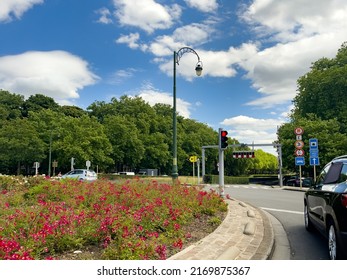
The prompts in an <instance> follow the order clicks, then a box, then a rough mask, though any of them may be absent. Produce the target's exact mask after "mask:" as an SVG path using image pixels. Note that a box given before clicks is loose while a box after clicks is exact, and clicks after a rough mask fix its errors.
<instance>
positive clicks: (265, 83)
mask: <svg viewBox="0 0 347 280" xmlns="http://www.w3.org/2000/svg"><path fill="white" fill-rule="evenodd" d="M242 16H243V18H244V19H246V20H247V22H248V23H249V24H251V25H252V26H253V27H254V31H255V32H256V34H257V35H258V38H259V42H260V41H266V40H267V41H268V42H272V43H273V45H272V46H266V47H262V46H261V45H259V46H258V51H257V53H256V54H253V55H252V56H249V57H248V58H245V59H244V60H243V61H241V62H240V66H241V67H242V68H243V69H245V70H246V71H247V75H246V77H247V78H248V79H250V80H251V82H252V85H253V87H254V88H255V89H256V90H257V91H258V92H259V93H260V94H261V95H262V96H261V97H260V98H258V99H256V100H253V101H252V102H249V103H248V105H252V106H260V107H263V108H270V107H274V106H276V105H277V104H282V103H287V102H288V101H290V100H292V99H293V97H294V96H295V95H296V89H297V87H296V81H297V79H298V78H299V77H300V76H302V75H303V74H305V73H306V72H308V71H309V70H310V66H311V63H312V62H314V61H316V60H317V59H319V58H321V57H334V56H335V54H336V51H337V49H338V48H339V47H340V46H341V44H342V42H344V41H345V40H346V30H347V2H346V1H344V0H332V1H328V2H327V1H325V0H318V1H315V4H314V5H312V2H311V1H309V0H293V1H275V0H255V1H254V2H253V4H252V5H251V6H250V7H248V9H247V10H246V12H245V13H244V14H243V15H242Z"/></svg>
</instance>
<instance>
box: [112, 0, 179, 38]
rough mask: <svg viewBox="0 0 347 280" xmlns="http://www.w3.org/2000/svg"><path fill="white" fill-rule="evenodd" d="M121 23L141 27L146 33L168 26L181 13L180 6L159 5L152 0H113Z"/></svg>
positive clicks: (116, 14)
mask: <svg viewBox="0 0 347 280" xmlns="http://www.w3.org/2000/svg"><path fill="white" fill-rule="evenodd" d="M113 3H114V6H115V8H116V11H115V16H116V17H117V18H118V20H119V22H120V24H121V25H125V26H133V27H137V28H141V29H142V30H145V31H146V32H148V33H152V32H153V31H155V30H156V29H167V28H170V27H171V26H172V25H173V23H174V21H175V20H177V19H178V18H179V17H180V15H181V7H180V6H179V5H177V4H173V5H172V6H164V5H161V4H159V3H157V2H155V1H154V0H132V1H127V0H113Z"/></svg>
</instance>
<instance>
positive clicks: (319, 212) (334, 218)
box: [304, 155, 347, 260]
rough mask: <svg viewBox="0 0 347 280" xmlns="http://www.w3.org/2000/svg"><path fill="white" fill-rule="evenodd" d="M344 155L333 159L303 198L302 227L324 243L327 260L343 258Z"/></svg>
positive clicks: (346, 247)
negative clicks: (326, 240)
mask: <svg viewBox="0 0 347 280" xmlns="http://www.w3.org/2000/svg"><path fill="white" fill-rule="evenodd" d="M346 179H347V155H345V156H341V157H337V158H334V159H333V160H332V161H331V162H329V163H328V164H327V165H326V166H325V167H324V168H323V170H322V172H321V173H320V175H319V176H318V178H317V181H316V182H315V183H314V185H313V186H312V187H311V188H310V189H309V190H308V191H306V193H305V196H304V217H305V227H306V229H307V230H308V231H311V230H312V229H314V228H315V229H317V230H318V231H319V232H320V233H322V234H323V235H324V236H325V237H326V238H327V239H328V248H329V255H330V259H332V260H335V259H345V258H346V254H347V182H346Z"/></svg>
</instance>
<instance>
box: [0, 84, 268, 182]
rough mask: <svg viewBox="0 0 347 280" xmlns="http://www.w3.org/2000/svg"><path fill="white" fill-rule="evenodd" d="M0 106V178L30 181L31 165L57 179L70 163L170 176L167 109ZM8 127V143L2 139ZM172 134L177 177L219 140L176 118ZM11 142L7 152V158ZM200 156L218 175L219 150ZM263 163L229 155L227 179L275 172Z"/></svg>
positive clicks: (119, 104) (134, 102) (16, 100)
mask: <svg viewBox="0 0 347 280" xmlns="http://www.w3.org/2000/svg"><path fill="white" fill-rule="evenodd" d="M0 101H2V102H1V103H0V147H1V148H2V150H4V151H5V152H4V153H2V154H1V155H0V172H2V173H5V174H14V173H17V174H18V173H21V174H34V171H35V169H34V168H33V162H35V161H38V162H40V168H39V173H40V174H47V173H48V172H49V171H51V173H50V174H51V175H52V168H49V166H48V165H49V162H51V163H52V162H53V161H54V162H57V163H58V167H57V169H56V170H55V174H57V173H58V172H59V171H60V172H62V173H65V172H66V171H68V170H70V160H71V158H72V157H73V158H75V168H84V167H85V162H86V161H87V160H89V161H91V164H92V166H91V168H92V169H94V170H96V169H98V171H101V172H110V173H113V172H120V171H135V172H137V171H138V170H140V169H143V168H150V169H158V170H159V174H167V175H169V174H171V171H172V133H173V132H172V113H173V112H172V108H171V106H169V105H164V104H156V105H154V106H150V105H149V104H148V103H146V102H145V101H144V100H143V99H141V98H140V97H134V98H132V97H128V96H122V97H121V98H120V99H116V98H113V99H112V100H111V101H110V102H109V103H107V102H104V101H102V102H99V101H96V102H94V103H93V104H91V105H90V106H89V107H88V108H87V110H86V111H85V110H83V109H80V108H78V107H76V106H59V105H58V104H57V103H55V102H54V100H53V99H52V98H50V97H46V96H44V95H42V94H36V95H34V96H31V97H29V98H28V99H27V100H26V101H24V98H23V97H22V96H20V95H15V94H11V93H8V92H5V91H0ZM11 121H12V122H11ZM10 126H12V129H10V131H12V132H11V134H13V135H8V133H7V129H8V128H9V127H10ZM177 131H178V135H177V148H178V168H179V174H180V176H185V175H192V165H191V162H189V158H190V156H198V157H200V154H201V147H202V146H204V145H215V144H216V143H217V139H218V134H217V132H216V131H214V130H213V129H212V128H211V127H209V126H207V125H206V124H202V123H199V122H197V121H195V120H191V119H185V118H183V117H181V116H178V117H177ZM20 135H22V136H20ZM21 137H23V141H22V140H20V139H22V138H21ZM12 139H13V141H12ZM9 141H11V142H12V147H11V146H10V149H9V150H8V149H7V146H8V145H7V143H8V142H9ZM1 145H2V146H1ZM6 149H7V150H6ZM226 153H230V151H228V152H226ZM12 155H13V156H12ZM205 156H206V162H205V170H206V172H207V173H211V174H217V173H218V170H217V162H218V151H217V149H207V150H206V151H205ZM261 158H263V159H260V158H259V159H258V161H260V162H259V163H258V164H253V165H252V164H249V162H247V161H235V160H233V159H232V157H231V156H230V154H229V156H228V157H226V172H227V174H228V175H240V174H248V173H250V172H253V171H254V170H258V169H260V170H262V169H268V168H272V167H269V166H272V165H273V164H272V163H271V162H272V161H273V160H272V159H271V158H269V157H268V156H267V155H266V153H263V154H262V155H261ZM264 161H265V162H264Z"/></svg>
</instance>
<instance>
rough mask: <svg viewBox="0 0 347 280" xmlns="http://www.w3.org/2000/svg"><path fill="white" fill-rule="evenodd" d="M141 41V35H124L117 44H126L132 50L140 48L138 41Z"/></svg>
mask: <svg viewBox="0 0 347 280" xmlns="http://www.w3.org/2000/svg"><path fill="white" fill-rule="evenodd" d="M139 39H140V34H139V33H131V34H129V35H122V36H120V37H119V38H118V39H117V40H116V43H118V44H126V45H128V47H129V48H131V49H137V48H138V47H140V44H139V43H138V40H139Z"/></svg>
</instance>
